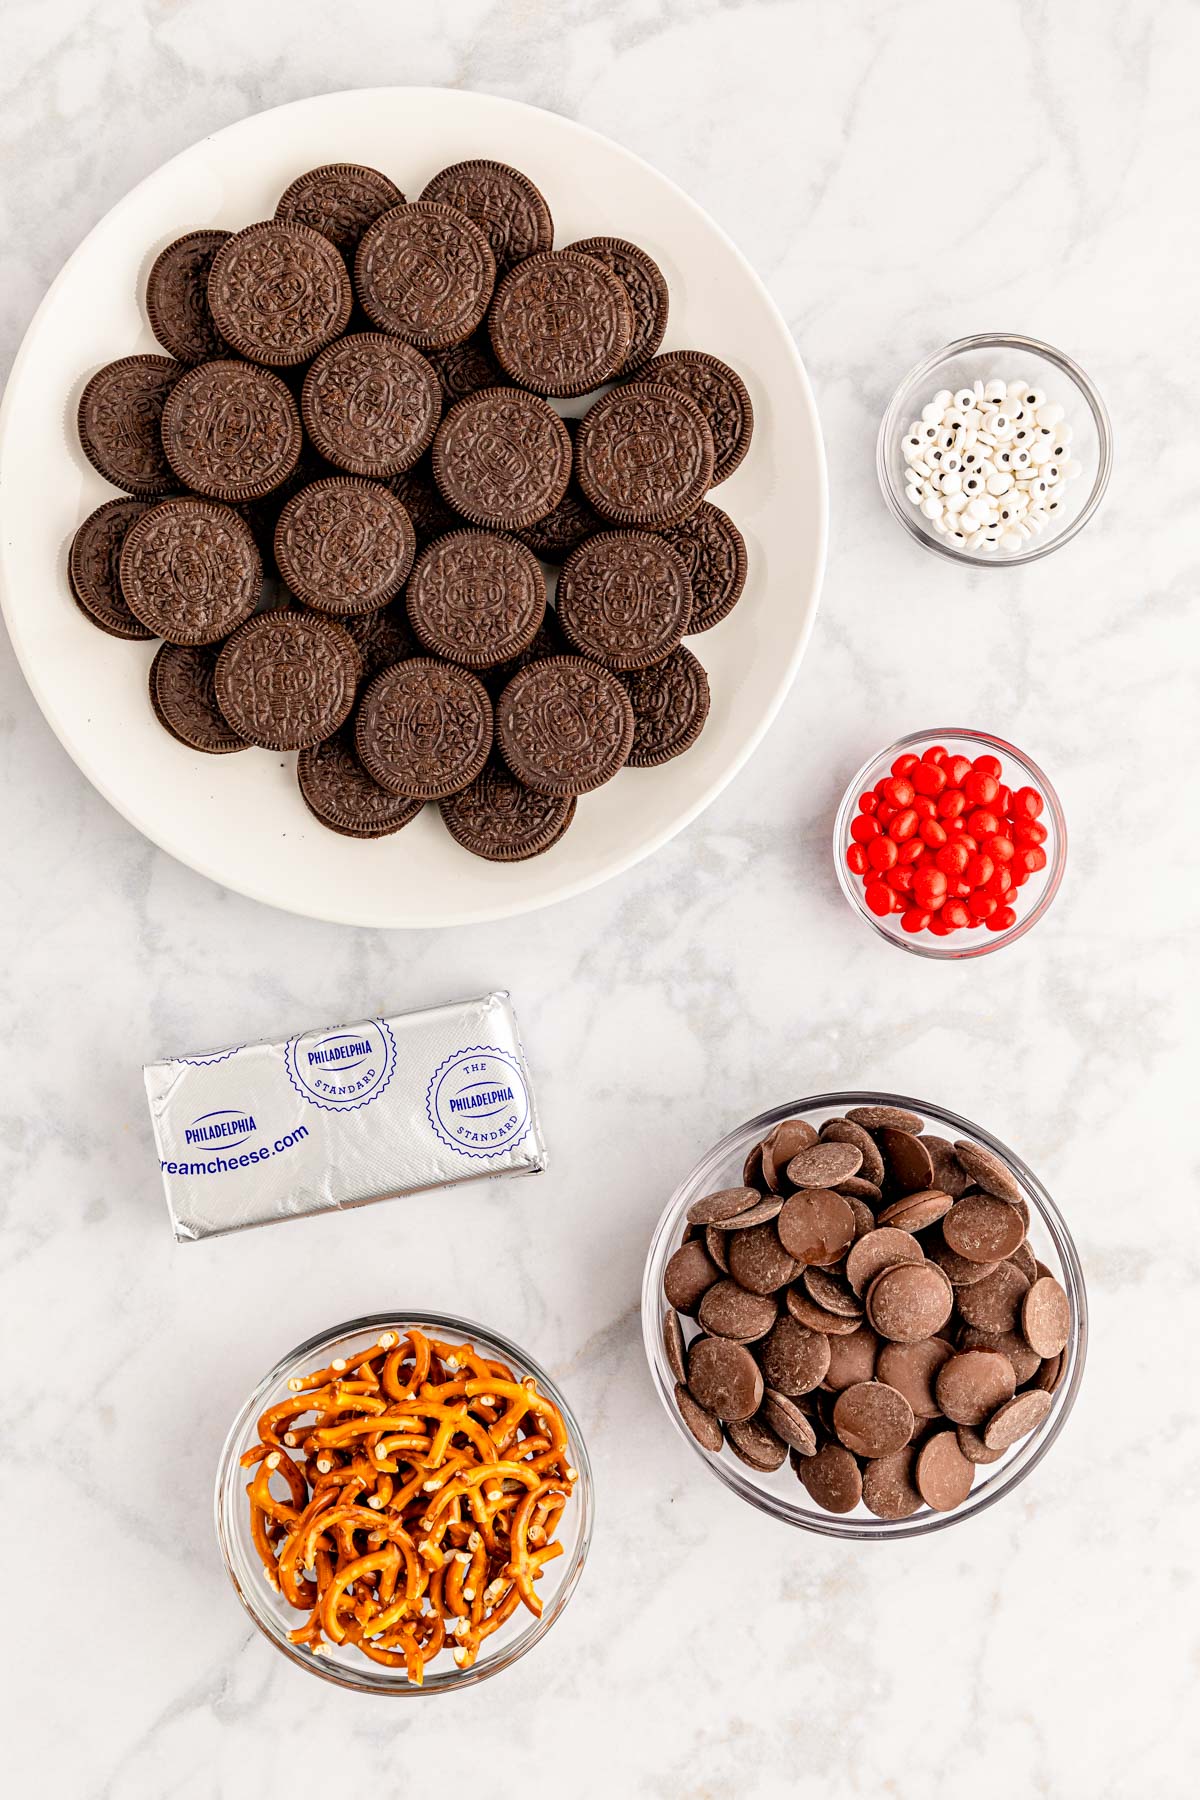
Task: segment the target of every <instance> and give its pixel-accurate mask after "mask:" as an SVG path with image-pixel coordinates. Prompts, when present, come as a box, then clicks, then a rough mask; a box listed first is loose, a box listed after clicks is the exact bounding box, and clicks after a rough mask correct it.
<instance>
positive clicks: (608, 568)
mask: <svg viewBox="0 0 1200 1800" xmlns="http://www.w3.org/2000/svg"><path fill="white" fill-rule="evenodd" d="M557 608H558V622H559V624H560V625H561V626H562V628H563V631H564V632H565V633H566V636H567V639H568V641H569V642H570V643H571V644H572V645H573V646H574V648H575V649H576V650H578V651H579V653H580V655H582V656H590V657H593V658H594V659H595V660H596V661H597V662H601V663H603V664H604V665H605V667H606V668H609V669H616V670H618V671H624V670H629V669H648V668H649V667H650V666H651V665H652V664H653V663H660V662H662V661H663V660H664V658H666V657H668V656H670V654H671V652H672V650H674V649H676V648H677V647H678V645H679V642H680V639H681V638H682V637H683V635H684V633H685V632H686V630H687V629H688V618H689V616H690V614H691V610H692V584H691V582H690V581H689V580H688V573H687V570H686V569H685V568H684V566H683V562H682V561H681V559H680V558H679V557H678V556H677V555H676V554H675V552H674V550H672V548H671V546H670V545H669V544H667V543H665V542H664V541H663V539H662V538H661V537H657V536H655V535H654V534H653V533H652V532H649V531H604V532H601V533H600V535H599V536H598V537H591V538H588V539H587V541H586V542H585V543H582V544H580V546H579V548H578V549H577V550H573V551H572V552H571V555H570V556H569V557H568V558H567V560H566V562H565V563H564V564H563V570H562V574H561V575H560V576H559V578H558V593H557Z"/></svg>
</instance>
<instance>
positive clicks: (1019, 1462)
mask: <svg viewBox="0 0 1200 1800" xmlns="http://www.w3.org/2000/svg"><path fill="white" fill-rule="evenodd" d="M851 1106H899V1107H903V1108H904V1109H905V1110H906V1111H907V1112H913V1113H916V1114H918V1116H919V1117H920V1118H922V1119H923V1120H924V1121H925V1123H926V1125H927V1126H929V1127H930V1129H931V1130H932V1131H933V1132H935V1133H936V1134H938V1135H940V1136H942V1137H948V1138H950V1139H951V1140H952V1141H953V1140H954V1139H955V1138H970V1139H973V1140H974V1141H975V1142H976V1143H978V1144H981V1145H982V1146H983V1147H984V1149H986V1150H990V1151H991V1152H992V1153H993V1155H995V1156H998V1157H1000V1159H1001V1160H1002V1161H1003V1163H1004V1164H1005V1166H1006V1167H1007V1168H1008V1169H1009V1170H1010V1172H1011V1173H1012V1175H1013V1176H1014V1177H1015V1179H1016V1180H1017V1182H1018V1183H1019V1185H1020V1188H1021V1192H1022V1193H1023V1194H1024V1196H1025V1198H1026V1200H1027V1202H1028V1204H1029V1213H1030V1223H1029V1235H1028V1241H1029V1244H1030V1247H1031V1249H1032V1250H1033V1253H1034V1255H1035V1256H1037V1257H1039V1258H1040V1259H1041V1261H1042V1262H1044V1263H1045V1264H1046V1266H1047V1268H1048V1269H1049V1270H1050V1272H1051V1273H1052V1274H1053V1275H1054V1276H1056V1277H1057V1279H1058V1280H1059V1281H1060V1282H1061V1284H1062V1286H1063V1287H1064V1288H1065V1289H1066V1292H1067V1296H1068V1298H1069V1300H1070V1303H1071V1335H1070V1338H1069V1340H1068V1343H1067V1347H1066V1350H1065V1352H1064V1356H1065V1358H1066V1360H1065V1363H1064V1365H1063V1370H1062V1374H1061V1376H1060V1379H1059V1382H1058V1386H1057V1388H1056V1389H1055V1392H1054V1401H1053V1405H1052V1407H1051V1409H1050V1411H1049V1413H1047V1415H1046V1417H1045V1419H1044V1420H1043V1421H1042V1424H1041V1425H1040V1426H1039V1427H1038V1429H1037V1430H1036V1431H1034V1432H1032V1433H1031V1434H1030V1435H1029V1436H1028V1437H1026V1438H1022V1439H1021V1440H1020V1441H1019V1442H1018V1443H1017V1444H1015V1445H1014V1446H1013V1448H1012V1449H1011V1450H1009V1451H1007V1452H1005V1454H1004V1456H1003V1457H1002V1458H1001V1459H1000V1461H998V1462H995V1463H990V1464H986V1465H981V1466H979V1467H978V1468H977V1469H976V1477H975V1484H974V1486H973V1487H972V1489H971V1492H970V1495H969V1496H968V1498H967V1499H966V1500H965V1501H964V1502H963V1504H962V1505H961V1506H959V1507H956V1508H955V1510H954V1511H953V1512H944V1513H943V1512H933V1511H931V1510H930V1509H929V1508H928V1507H922V1508H921V1510H920V1511H919V1512H916V1513H914V1514H913V1515H912V1516H911V1517H910V1518H907V1519H899V1520H889V1519H877V1518H876V1517H875V1516H874V1515H873V1514H872V1513H869V1512H868V1511H867V1510H866V1508H865V1507H864V1506H861V1505H860V1506H858V1507H856V1508H855V1510H854V1511H853V1512H852V1513H843V1514H836V1513H828V1512H825V1511H823V1510H822V1509H821V1508H820V1507H818V1506H815V1505H814V1504H813V1503H812V1502H811V1501H810V1500H809V1498H808V1495H807V1493H806V1492H805V1490H804V1488H803V1487H802V1486H801V1485H800V1482H799V1481H798V1480H797V1479H796V1476H795V1475H794V1474H793V1472H792V1469H791V1467H790V1464H789V1463H786V1462H785V1463H784V1465H783V1467H782V1468H781V1469H778V1470H776V1471H775V1472H774V1473H773V1474H759V1473H758V1472H756V1471H755V1470H753V1469H750V1468H748V1467H747V1466H746V1465H745V1464H744V1463H742V1462H739V1461H738V1460H737V1459H736V1458H735V1457H734V1455H733V1453H732V1451H730V1450H729V1449H728V1448H725V1449H723V1450H721V1451H720V1452H719V1453H717V1454H714V1453H713V1452H711V1451H708V1450H705V1449H703V1448H702V1447H701V1446H700V1445H699V1444H698V1443H697V1442H696V1440H695V1438H694V1437H693V1436H692V1434H691V1432H690V1431H689V1430H688V1428H687V1426H686V1425H685V1424H684V1423H683V1420H682V1419H681V1418H680V1416H679V1412H678V1410H677V1408H676V1405H675V1377H674V1376H673V1375H672V1373H671V1368H670V1364H669V1363H668V1362H667V1357H666V1351H665V1349H664V1347H663V1322H664V1320H665V1318H666V1315H667V1313H668V1312H669V1311H670V1308H669V1307H668V1305H667V1303H666V1300H665V1299H664V1297H663V1274H664V1272H665V1270H666V1266H667V1260H668V1258H669V1257H670V1255H671V1253H672V1251H674V1250H675V1249H676V1248H677V1246H678V1244H679V1241H680V1239H681V1237H682V1235H683V1231H684V1227H685V1223H686V1221H685V1218H684V1215H685V1213H686V1212H687V1209H688V1207H689V1206H690V1205H691V1204H692V1202H693V1201H695V1200H698V1199H699V1198H700V1197H701V1196H702V1195H703V1194H709V1193H713V1192H715V1191H717V1190H719V1189H721V1188H725V1187H740V1186H741V1183H742V1166H743V1164H744V1162H745V1159H746V1157H747V1155H748V1154H749V1152H750V1150H751V1149H752V1148H753V1147H754V1145H755V1144H757V1143H759V1142H760V1141H761V1140H762V1139H763V1138H764V1137H765V1136H766V1135H767V1133H768V1132H769V1131H771V1130H773V1129H774V1127H775V1126H776V1125H778V1124H779V1123H780V1121H781V1120H783V1119H796V1118H801V1119H807V1120H808V1121H809V1123H810V1124H812V1125H815V1126H820V1125H821V1123H822V1122H823V1121H824V1120H825V1119H827V1118H829V1117H831V1116H833V1115H837V1114H841V1113H844V1112H845V1111H846V1110H847V1108H849V1107H851ZM681 1323H682V1324H683V1326H684V1329H685V1331H687V1330H689V1329H693V1328H694V1321H691V1320H687V1319H683V1320H682V1321H681ZM642 1337H643V1341H644V1344H645V1349H646V1360H647V1362H648V1363H649V1365H650V1376H651V1379H652V1381H653V1383H654V1388H655V1392H656V1393H657V1394H658V1397H659V1399H660V1400H661V1401H662V1404H663V1407H664V1409H665V1411H666V1413H667V1416H668V1418H669V1419H670V1420H671V1423H672V1424H673V1425H674V1427H675V1429H676V1431H678V1433H679V1435H680V1436H681V1437H682V1438H683V1440H684V1442H685V1443H686V1444H687V1445H688V1446H689V1448H690V1449H691V1450H692V1452H693V1454H694V1455H696V1456H698V1457H699V1458H700V1460H701V1462H703V1463H704V1464H705V1466H706V1467H707V1469H708V1470H709V1472H710V1474H712V1475H715V1476H716V1478H717V1480H718V1481H720V1482H723V1483H724V1485H725V1486H726V1487H727V1488H729V1489H731V1491H732V1492H733V1493H735V1494H737V1495H739V1496H740V1498H741V1499H743V1500H747V1501H749V1503H750V1505H751V1506H755V1507H757V1508H758V1509H759V1511H760V1512H765V1513H770V1514H771V1515H772V1517H774V1518H776V1519H782V1520H783V1521H784V1523H785V1524H788V1525H798V1526H800V1527H801V1528H802V1529H804V1530H806V1531H816V1532H819V1533H820V1534H821V1535H822V1536H824V1537H838V1538H857V1539H867V1538H908V1537H924V1536H926V1535H928V1533H930V1532H933V1531H944V1530H946V1529H948V1528H949V1527H950V1526H951V1525H959V1524H962V1523H963V1521H964V1520H966V1519H970V1518H974V1517H975V1516H976V1515H977V1514H978V1513H981V1512H985V1511H986V1510H987V1508H988V1507H990V1506H995V1504H996V1502H997V1501H998V1500H1002V1499H1003V1498H1004V1496H1005V1495H1006V1494H1009V1493H1011V1492H1012V1491H1013V1489H1014V1488H1016V1487H1018V1486H1019V1485H1020V1483H1021V1482H1022V1481H1024V1479H1025V1477H1026V1476H1027V1475H1029V1474H1030V1473H1031V1472H1032V1471H1033V1470H1034V1469H1035V1468H1036V1467H1037V1465H1038V1463H1040V1462H1041V1460H1042V1458H1043V1457H1044V1456H1045V1455H1046V1452H1047V1451H1048V1450H1049V1449H1050V1446H1051V1445H1052V1444H1053V1443H1054V1441H1055V1439H1056V1438H1057V1437H1058V1435H1059V1433H1060V1432H1061V1430H1062V1428H1063V1426H1064V1425H1065V1424H1066V1422H1067V1418H1068V1416H1069V1415H1070V1412H1071V1408H1072V1407H1073V1406H1074V1404H1075V1398H1076V1395H1077V1394H1078V1392H1079V1383H1080V1379H1081V1377H1082V1375H1083V1364H1084V1356H1085V1352H1086V1349H1087V1295H1086V1293H1085V1291H1084V1284H1083V1269H1082V1267H1081V1266H1080V1262H1079V1253H1078V1251H1077V1250H1076V1248H1075V1244H1074V1240H1073V1239H1072V1237H1071V1234H1070V1232H1069V1231H1068V1229H1067V1226H1066V1224H1065V1222H1064V1220H1063V1218H1062V1215H1061V1214H1060V1212H1059V1210H1058V1208H1057V1207H1056V1206H1055V1204H1054V1202H1053V1200H1051V1198H1050V1196H1049V1194H1048V1193H1047V1192H1046V1190H1045V1188H1044V1187H1043V1186H1042V1184H1041V1182H1040V1181H1039V1180H1038V1179H1037V1177H1036V1175H1034V1174H1033V1172H1032V1170H1031V1169H1028V1168H1027V1167H1026V1166H1025V1164H1024V1163H1023V1162H1022V1161H1021V1159H1020V1157H1018V1156H1017V1155H1015V1154H1014V1152H1013V1151H1011V1150H1009V1149H1008V1148H1007V1147H1006V1146H1005V1145H1004V1144H1002V1143H1000V1141H999V1140H998V1139H997V1138H994V1137H992V1135H991V1133H990V1132H987V1131H984V1130H982V1129H981V1128H980V1127H979V1126H978V1125H972V1124H971V1122H970V1120H969V1119H961V1118H959V1117H958V1115H957V1114H956V1113H952V1112H947V1111H945V1110H944V1109H943V1108H942V1107H939V1106H930V1105H929V1104H927V1102H925V1101H924V1100H912V1099H908V1098H907V1097H906V1096H905V1095H903V1094H868V1093H846V1094H813V1095H810V1096H809V1098H808V1099H805V1100H793V1101H791V1102H790V1103H789V1104H788V1105H786V1106H777V1107H774V1108H773V1109H772V1110H771V1111H770V1112H765V1113H761V1114H760V1115H759V1117H758V1118H756V1119H748V1120H747V1121H746V1123H745V1124H744V1125H738V1126H735V1128H734V1129H733V1130H732V1131H731V1132H729V1133H728V1134H727V1135H726V1136H725V1137H723V1138H722V1139H721V1141H720V1143H719V1144H715V1145H714V1146H713V1148H712V1149H711V1150H710V1151H708V1153H707V1155H705V1156H703V1157H702V1158H701V1159H700V1161H699V1162H698V1163H697V1164H696V1166H695V1168H694V1169H693V1170H692V1172H691V1174H690V1175H688V1176H687V1177H686V1178H685V1179H684V1181H683V1182H682V1183H681V1185H680V1186H679V1187H678V1188H677V1189H676V1190H675V1193H674V1194H673V1195H672V1197H671V1199H670V1201H669V1202H668V1205H667V1207H666V1210H665V1211H664V1213H663V1215H662V1217H661V1218H660V1219H659V1221H658V1224H657V1226H656V1227H655V1231H654V1236H653V1238H652V1239H651V1242H650V1250H649V1254H648V1255H647V1257H646V1268H645V1273H644V1275H643V1277H642Z"/></svg>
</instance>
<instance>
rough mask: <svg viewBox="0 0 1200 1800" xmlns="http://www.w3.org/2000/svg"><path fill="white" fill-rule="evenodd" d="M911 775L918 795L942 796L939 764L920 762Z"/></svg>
mask: <svg viewBox="0 0 1200 1800" xmlns="http://www.w3.org/2000/svg"><path fill="white" fill-rule="evenodd" d="M910 773H911V779H912V784H913V786H914V787H915V788H916V790H917V792H918V794H928V795H930V796H931V797H933V796H935V795H937V794H940V793H941V791H942V789H943V788H944V787H945V785H946V780H947V777H946V771H945V769H943V768H942V767H941V766H940V764H938V763H928V762H919V763H918V764H917V766H916V768H915V769H913V770H912V771H911V772H910ZM1029 816H1030V817H1031V818H1032V817H1033V814H1032V813H1031V814H1030V815H1029ZM913 929H914V930H917V929H918V927H916V926H914V927H913Z"/></svg>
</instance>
